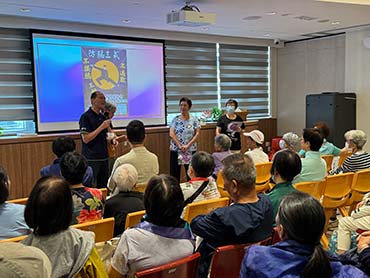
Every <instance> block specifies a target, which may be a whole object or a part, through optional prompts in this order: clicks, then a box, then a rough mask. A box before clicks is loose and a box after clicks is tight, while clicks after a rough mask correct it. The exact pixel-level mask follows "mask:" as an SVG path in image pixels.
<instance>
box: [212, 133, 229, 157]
mask: <svg viewBox="0 0 370 278" xmlns="http://www.w3.org/2000/svg"><path fill="white" fill-rule="evenodd" d="M215 144H216V145H218V146H220V147H221V150H222V151H224V152H225V151H228V150H230V147H231V139H230V138H229V136H227V135H226V134H223V133H221V134H218V135H216V136H215Z"/></svg>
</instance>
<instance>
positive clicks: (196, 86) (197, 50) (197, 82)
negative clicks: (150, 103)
mask: <svg viewBox="0 0 370 278" xmlns="http://www.w3.org/2000/svg"><path fill="white" fill-rule="evenodd" d="M165 64H166V65H165V68H166V89H167V113H168V114H173V113H176V114H177V113H179V100H180V98H181V97H184V96H186V97H189V98H190V99H191V100H192V102H193V107H192V109H191V111H192V112H202V111H205V110H211V109H212V107H214V106H217V65H216V44H214V43H199V42H181V41H166V42H165Z"/></svg>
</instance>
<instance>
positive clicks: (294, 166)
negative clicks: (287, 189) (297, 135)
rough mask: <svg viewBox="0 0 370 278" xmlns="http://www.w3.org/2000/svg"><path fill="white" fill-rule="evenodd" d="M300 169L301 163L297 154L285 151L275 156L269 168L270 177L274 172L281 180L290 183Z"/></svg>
mask: <svg viewBox="0 0 370 278" xmlns="http://www.w3.org/2000/svg"><path fill="white" fill-rule="evenodd" d="M301 169H302V162H301V159H300V157H299V156H298V154H297V153H296V152H294V151H292V150H288V149H286V150H281V151H279V152H277V153H276V154H275V156H274V160H273V162H272V166H271V175H274V174H275V171H276V172H278V173H279V175H280V176H281V177H282V178H283V180H285V181H290V182H291V181H292V180H293V179H294V177H295V176H296V175H298V174H299V173H300V172H301Z"/></svg>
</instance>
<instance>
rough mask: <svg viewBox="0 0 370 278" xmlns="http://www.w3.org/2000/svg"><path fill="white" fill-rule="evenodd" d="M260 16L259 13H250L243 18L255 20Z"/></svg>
mask: <svg viewBox="0 0 370 278" xmlns="http://www.w3.org/2000/svg"><path fill="white" fill-rule="evenodd" d="M261 17H262V16H259V15H250V16H246V17H244V18H243V20H257V19H260V18H261Z"/></svg>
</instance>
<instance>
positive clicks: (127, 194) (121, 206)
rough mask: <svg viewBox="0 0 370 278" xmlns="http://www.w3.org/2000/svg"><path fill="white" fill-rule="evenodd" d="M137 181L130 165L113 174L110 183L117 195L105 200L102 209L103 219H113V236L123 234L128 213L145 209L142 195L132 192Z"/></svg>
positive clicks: (123, 165)
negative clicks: (116, 190) (115, 189)
mask: <svg viewBox="0 0 370 278" xmlns="http://www.w3.org/2000/svg"><path fill="white" fill-rule="evenodd" d="M137 180H138V174H137V171H136V169H135V167H134V166H132V165H131V164H127V163H126V164H122V165H121V166H119V167H118V168H117V169H116V171H115V172H114V175H113V177H112V181H113V185H114V187H116V188H117V189H118V192H119V193H118V194H117V195H114V196H113V197H111V198H109V199H108V200H107V202H106V204H105V209H104V218H108V217H114V236H118V235H120V234H122V233H123V231H124V228H125V221H126V216H127V214H128V213H130V212H135V211H139V210H144V209H145V207H144V201H143V199H144V194H143V193H141V192H137V191H133V188H134V187H135V185H136V184H137Z"/></svg>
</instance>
